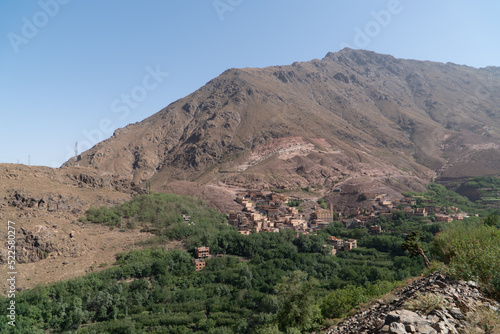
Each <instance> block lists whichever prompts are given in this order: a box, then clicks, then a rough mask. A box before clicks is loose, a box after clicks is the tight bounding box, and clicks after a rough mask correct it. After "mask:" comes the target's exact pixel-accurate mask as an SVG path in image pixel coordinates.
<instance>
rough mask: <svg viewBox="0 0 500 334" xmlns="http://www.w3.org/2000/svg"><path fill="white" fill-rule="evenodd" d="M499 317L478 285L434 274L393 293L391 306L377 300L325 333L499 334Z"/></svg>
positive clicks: (495, 306)
mask: <svg viewBox="0 0 500 334" xmlns="http://www.w3.org/2000/svg"><path fill="white" fill-rule="evenodd" d="M499 316H500V303H498V302H497V301H495V300H493V299H489V298H487V297H486V296H485V295H484V294H483V292H482V291H481V289H480V287H479V285H478V284H477V283H475V282H473V281H469V282H465V281H454V280H451V279H449V278H447V277H445V276H444V275H442V274H440V273H439V272H435V273H433V274H432V275H430V276H428V277H425V278H423V279H420V280H418V281H416V282H414V283H412V284H410V285H409V286H407V287H406V288H403V289H402V290H400V291H398V292H396V293H394V300H393V301H392V302H390V303H386V302H383V301H381V300H380V301H378V302H376V303H375V304H373V305H372V306H370V307H368V309H366V310H364V311H362V312H360V313H358V314H356V315H354V316H351V317H348V318H346V319H344V320H343V321H341V322H340V323H339V324H338V325H337V326H335V327H334V328H331V329H329V330H327V331H326V333H328V334H348V333H352V334H354V333H365V334H385V333H395V334H405V333H427V334H434V333H435V334H448V333H449V334H453V333H457V334H461V333H500V325H499V324H500V320H499V318H498V317H499ZM495 319H496V320H495Z"/></svg>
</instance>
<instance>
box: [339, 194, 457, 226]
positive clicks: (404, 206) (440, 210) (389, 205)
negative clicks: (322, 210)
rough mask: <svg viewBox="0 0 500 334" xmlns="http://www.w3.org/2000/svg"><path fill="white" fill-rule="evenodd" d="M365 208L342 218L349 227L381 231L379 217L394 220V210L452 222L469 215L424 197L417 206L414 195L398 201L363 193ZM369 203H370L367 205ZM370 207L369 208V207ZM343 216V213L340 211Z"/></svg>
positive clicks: (381, 195)
mask: <svg viewBox="0 0 500 334" xmlns="http://www.w3.org/2000/svg"><path fill="white" fill-rule="evenodd" d="M361 196H362V198H363V201H367V202H368V203H364V204H365V205H364V207H365V208H364V209H356V210H354V211H351V212H348V213H347V214H346V215H345V216H347V217H349V218H344V219H342V222H343V223H344V225H345V226H346V227H347V228H355V227H367V228H369V230H370V233H372V234H377V233H380V232H381V230H379V227H377V225H375V226H374V225H373V224H374V223H375V222H376V221H377V218H378V217H385V218H386V219H387V220H392V218H393V215H394V212H396V211H398V212H403V213H405V214H406V216H408V217H411V216H415V217H427V216H429V215H433V216H434V217H435V220H436V221H438V222H447V223H450V222H452V221H453V220H463V219H464V218H465V217H467V214H466V213H459V211H460V210H459V209H458V208H457V207H453V206H452V207H441V206H439V205H438V204H439V203H437V202H435V201H433V200H429V199H422V201H421V204H423V205H421V206H423V207H416V205H417V201H416V200H415V199H414V198H412V197H403V198H401V199H399V200H397V201H392V200H390V199H389V197H388V196H387V195H386V194H362V195H361ZM366 204H368V205H366ZM367 207H368V208H367ZM339 216H342V213H339Z"/></svg>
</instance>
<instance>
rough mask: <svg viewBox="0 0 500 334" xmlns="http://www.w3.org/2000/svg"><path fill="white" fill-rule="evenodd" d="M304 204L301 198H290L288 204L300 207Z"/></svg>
mask: <svg viewBox="0 0 500 334" xmlns="http://www.w3.org/2000/svg"><path fill="white" fill-rule="evenodd" d="M301 204H302V201H301V200H300V199H297V198H292V199H290V200H288V206H290V207H298V206H300V205H301Z"/></svg>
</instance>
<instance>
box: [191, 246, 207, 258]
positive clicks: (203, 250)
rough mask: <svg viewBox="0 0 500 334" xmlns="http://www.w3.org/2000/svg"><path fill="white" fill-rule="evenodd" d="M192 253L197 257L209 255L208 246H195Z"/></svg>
mask: <svg viewBox="0 0 500 334" xmlns="http://www.w3.org/2000/svg"><path fill="white" fill-rule="evenodd" d="M194 255H195V256H196V257H197V258H204V257H209V256H210V248H209V247H195V249H194Z"/></svg>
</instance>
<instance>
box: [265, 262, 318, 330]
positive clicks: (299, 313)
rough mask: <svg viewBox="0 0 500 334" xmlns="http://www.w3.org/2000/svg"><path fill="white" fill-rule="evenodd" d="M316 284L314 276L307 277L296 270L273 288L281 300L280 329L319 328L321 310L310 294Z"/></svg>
mask: <svg viewBox="0 0 500 334" xmlns="http://www.w3.org/2000/svg"><path fill="white" fill-rule="evenodd" d="M318 284H319V283H318V281H317V280H316V279H315V278H312V277H309V278H307V274H306V273H304V272H302V271H299V270H297V271H294V272H293V273H292V274H291V275H290V276H287V277H284V278H283V281H282V282H281V283H279V284H277V285H276V288H275V290H276V291H277V293H278V296H279V299H280V302H281V303H280V305H281V307H280V311H279V312H278V328H279V329H280V330H281V331H283V332H287V331H289V329H291V328H295V329H298V330H300V331H312V330H315V329H318V328H319V325H320V322H321V320H322V317H321V312H320V309H319V307H318V306H317V305H316V304H315V300H314V298H313V296H312V294H311V291H312V290H313V289H314V288H315V287H317V286H318Z"/></svg>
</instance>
